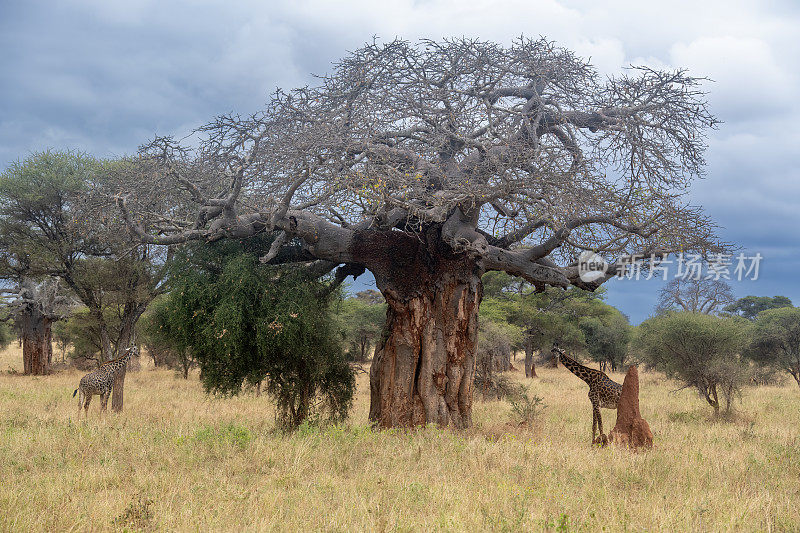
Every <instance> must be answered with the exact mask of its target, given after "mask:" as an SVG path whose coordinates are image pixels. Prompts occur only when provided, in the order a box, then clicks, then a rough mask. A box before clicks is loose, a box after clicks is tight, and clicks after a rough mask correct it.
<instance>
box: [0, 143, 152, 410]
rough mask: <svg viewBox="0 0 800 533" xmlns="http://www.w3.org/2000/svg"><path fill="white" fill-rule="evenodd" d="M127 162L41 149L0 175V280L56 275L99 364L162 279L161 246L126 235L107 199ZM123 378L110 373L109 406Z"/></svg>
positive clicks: (118, 351) (118, 400)
mask: <svg viewBox="0 0 800 533" xmlns="http://www.w3.org/2000/svg"><path fill="white" fill-rule="evenodd" d="M127 164H128V163H127V162H125V161H119V162H117V161H98V160H95V159H94V158H91V157H88V156H84V155H81V154H76V153H71V152H56V151H46V152H41V153H36V154H32V155H31V156H30V157H28V158H27V159H25V160H24V161H18V162H14V163H12V164H11V165H10V166H9V167H8V168H7V169H6V170H5V171H3V173H2V174H0V278H3V279H9V280H20V279H22V278H24V277H31V278H34V279H41V278H44V277H50V276H53V277H58V278H60V279H61V280H62V281H63V282H64V285H65V286H66V287H67V288H68V289H69V290H70V291H71V292H72V293H73V294H74V295H75V296H76V297H77V298H78V300H80V302H81V303H82V304H83V305H85V306H86V308H87V310H88V314H89V317H90V319H91V321H92V322H93V326H94V327H96V329H97V333H98V338H99V340H100V357H99V359H100V362H102V361H107V360H109V359H112V358H114V357H116V356H118V355H122V352H123V351H124V350H125V348H127V347H128V346H129V345H130V343H131V341H132V336H133V334H134V331H135V329H134V326H135V324H136V322H137V321H138V319H139V317H140V316H141V314H142V313H143V312H144V309H145V308H146V306H147V304H148V303H149V302H150V300H152V299H153V298H154V297H155V295H157V294H158V293H159V292H160V290H161V285H160V283H161V281H162V279H163V268H162V266H161V265H163V263H164V260H163V257H161V253H162V251H163V250H161V249H158V248H160V247H152V246H147V245H143V244H142V243H141V242H139V241H138V240H137V241H134V240H132V239H131V238H130V235H128V233H127V232H126V231H125V225H124V223H123V221H122V220H121V217H120V216H119V210H118V209H117V207H116V205H115V203H114V195H115V193H116V191H117V190H118V189H117V187H118V180H119V179H125V178H127V177H128V176H129V173H128V172H127V169H126V165H127ZM109 315H112V316H114V318H115V320H114V324H113V325H112V323H111V322H110V321H109V320H108V317H109ZM124 380H125V373H124V372H121V373H119V374H117V378H116V381H115V385H114V391H113V394H112V399H111V407H112V409H113V410H115V411H121V410H122V408H123V387H124Z"/></svg>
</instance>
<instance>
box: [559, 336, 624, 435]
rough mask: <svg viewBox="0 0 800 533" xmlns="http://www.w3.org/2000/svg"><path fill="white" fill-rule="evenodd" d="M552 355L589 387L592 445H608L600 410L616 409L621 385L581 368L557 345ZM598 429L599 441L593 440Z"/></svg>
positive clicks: (589, 369) (586, 367)
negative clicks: (597, 443) (596, 443)
mask: <svg viewBox="0 0 800 533" xmlns="http://www.w3.org/2000/svg"><path fill="white" fill-rule="evenodd" d="M553 355H554V356H555V357H556V360H557V361H561V364H563V365H564V366H565V367H567V370H569V371H570V372H572V373H573V374H575V375H576V376H578V377H579V378H581V379H582V380H583V381H585V382H586V384H587V385H589V401H590V402H592V443H593V444H594V443H595V442H599V443H600V444H602V445H603V446H605V445H606V444H608V438H607V437H606V435H605V434H604V433H603V417H602V416H601V415H600V408H601V407H603V408H605V409H616V408H617V404H618V403H619V397H620V395H621V394H622V385H620V384H619V383H617V382H616V381H613V380H612V379H611V378H609V377H608V376H606V375H605V373H603V372H601V371H600V370H595V369H594V368H589V367H588V366H583V365H582V364H580V363H579V362H577V361H576V360H575V359H572V358H571V357H568V356H567V354H565V353H564V352H563V351H562V350H561V349H560V348H559V347H558V343H557V342H554V343H553ZM598 427H599V429H600V440H599V441H596V440H595V432H596V431H597V429H598Z"/></svg>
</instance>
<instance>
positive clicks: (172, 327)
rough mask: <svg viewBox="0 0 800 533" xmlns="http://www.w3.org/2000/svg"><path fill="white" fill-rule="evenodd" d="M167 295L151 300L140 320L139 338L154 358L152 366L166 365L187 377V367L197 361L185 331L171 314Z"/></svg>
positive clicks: (190, 366) (188, 369) (184, 377)
mask: <svg viewBox="0 0 800 533" xmlns="http://www.w3.org/2000/svg"><path fill="white" fill-rule="evenodd" d="M171 303H172V302H171V301H170V299H169V297H160V298H156V299H155V300H153V302H152V303H151V304H150V307H149V308H148V310H147V312H146V313H145V315H144V316H143V317H142V320H141V321H140V324H139V331H140V332H141V335H140V338H141V339H142V341H143V342H144V345H145V347H146V348H147V353H148V354H149V355H150V358H151V359H152V360H153V366H155V367H159V366H166V367H167V368H170V369H172V370H176V371H178V372H180V374H181V376H182V377H183V379H189V371H190V370H191V369H192V367H193V366H194V365H195V363H196V361H195V360H194V357H193V356H192V351H191V349H190V347H189V345H190V343H189V342H186V339H181V336H182V335H183V334H184V333H183V332H182V331H181V329H180V327H179V324H177V323H176V322H175V320H174V317H173V315H172V312H173V309H172V308H171V306H170V304H171Z"/></svg>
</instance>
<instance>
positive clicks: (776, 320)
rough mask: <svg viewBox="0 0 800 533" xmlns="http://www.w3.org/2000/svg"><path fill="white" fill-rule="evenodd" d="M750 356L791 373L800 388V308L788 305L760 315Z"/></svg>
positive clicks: (756, 323)
mask: <svg viewBox="0 0 800 533" xmlns="http://www.w3.org/2000/svg"><path fill="white" fill-rule="evenodd" d="M776 298H779V297H776ZM748 355H749V356H750V357H751V358H752V359H753V360H755V361H757V362H759V363H761V364H767V365H770V366H772V367H775V368H777V369H780V370H782V371H785V372H788V373H789V374H790V375H791V376H792V377H793V378H794V380H795V381H796V382H797V385H798V386H800V309H798V308H797V307H791V306H789V307H780V308H777V309H765V310H764V311H761V312H760V313H758V316H757V317H756V319H755V324H754V325H753V334H752V339H751V342H750V347H749V349H748Z"/></svg>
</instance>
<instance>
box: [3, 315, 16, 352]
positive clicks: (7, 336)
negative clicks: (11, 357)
mask: <svg viewBox="0 0 800 533" xmlns="http://www.w3.org/2000/svg"><path fill="white" fill-rule="evenodd" d="M13 340H14V334H13V333H12V332H11V328H10V327H8V324H7V323H6V320H5V317H3V319H0V350H5V349H6V348H8V345H9V344H11V343H12V342H13Z"/></svg>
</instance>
